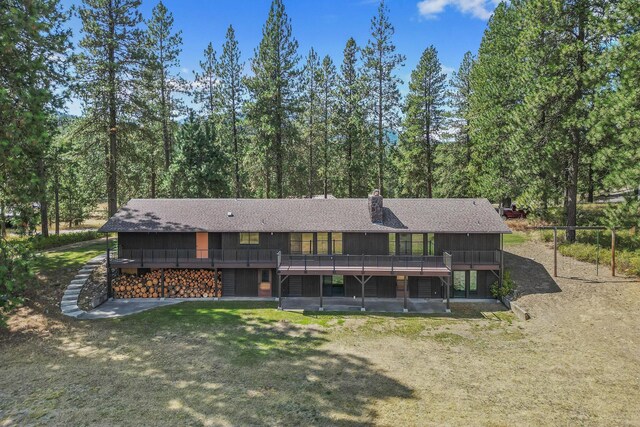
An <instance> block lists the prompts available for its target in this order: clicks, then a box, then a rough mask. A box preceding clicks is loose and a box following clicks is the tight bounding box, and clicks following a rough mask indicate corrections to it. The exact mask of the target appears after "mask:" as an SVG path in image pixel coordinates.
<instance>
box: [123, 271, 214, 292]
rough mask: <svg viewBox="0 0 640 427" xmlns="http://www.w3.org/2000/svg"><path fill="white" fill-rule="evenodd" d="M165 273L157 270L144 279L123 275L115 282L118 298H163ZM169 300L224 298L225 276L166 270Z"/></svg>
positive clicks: (145, 275)
mask: <svg viewBox="0 0 640 427" xmlns="http://www.w3.org/2000/svg"><path fill="white" fill-rule="evenodd" d="M161 277H162V273H161V271H160V270H153V271H151V272H149V273H146V274H143V275H136V274H123V275H121V276H118V277H116V278H115V279H114V280H113V283H112V286H113V293H114V295H115V297H116V298H160V297H162V279H161ZM164 296H165V297H166V298H211V297H221V296H222V272H220V271H219V272H218V276H217V277H216V273H215V271H213V270H165V271H164Z"/></svg>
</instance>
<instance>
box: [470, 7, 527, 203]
mask: <svg viewBox="0 0 640 427" xmlns="http://www.w3.org/2000/svg"><path fill="white" fill-rule="evenodd" d="M514 3H516V2H513V3H512V4H511V5H508V4H506V3H501V4H499V5H498V7H497V8H496V9H495V11H494V14H493V16H492V17H491V19H490V20H489V23H488V25H487V28H486V30H485V32H484V35H483V37H482V42H481V44H480V49H479V50H478V56H477V59H476V62H475V64H474V66H473V68H472V70H471V96H470V98H469V114H470V122H469V131H470V132H469V133H470V140H471V142H472V144H473V149H472V152H471V165H470V177H471V178H472V183H471V186H472V191H473V193H474V194H481V195H483V196H484V197H487V198H489V199H490V200H494V201H500V202H502V201H503V200H504V199H505V198H507V197H510V196H513V195H515V194H517V193H519V191H518V190H517V189H518V188H519V185H520V184H521V183H522V181H520V180H518V179H517V176H516V172H517V168H515V167H513V159H514V158H515V156H516V148H515V144H512V143H511V142H512V136H513V129H514V123H515V120H514V118H513V115H512V112H513V110H514V109H515V108H516V107H517V106H518V105H519V104H521V103H522V98H523V95H522V91H523V88H522V86H521V85H520V84H519V83H518V81H517V79H518V74H519V65H518V63H519V59H518V57H517V55H516V50H517V47H518V40H519V33H520V30H519V28H520V25H519V23H518V20H519V17H518V12H517V11H516V7H517V4H514Z"/></svg>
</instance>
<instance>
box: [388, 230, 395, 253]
mask: <svg viewBox="0 0 640 427" xmlns="http://www.w3.org/2000/svg"><path fill="white" fill-rule="evenodd" d="M395 254H396V233H389V255H395Z"/></svg>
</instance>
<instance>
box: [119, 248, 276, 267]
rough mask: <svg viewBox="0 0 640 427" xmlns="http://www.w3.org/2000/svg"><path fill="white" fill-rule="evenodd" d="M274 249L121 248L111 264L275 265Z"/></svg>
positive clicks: (132, 265) (140, 265) (141, 265)
mask: <svg viewBox="0 0 640 427" xmlns="http://www.w3.org/2000/svg"><path fill="white" fill-rule="evenodd" d="M276 261H277V251H276V250H271V249H121V250H120V251H119V252H118V255H117V258H112V260H111V262H112V264H114V265H117V264H120V265H125V264H126V265H128V266H131V267H145V266H153V265H158V266H168V267H180V266H185V267H186V266H202V267H214V266H217V265H220V266H224V265H230V264H233V265H246V266H247V267H250V266H252V265H256V264H260V265H267V264H269V265H271V264H272V265H273V266H274V267H275V266H276Z"/></svg>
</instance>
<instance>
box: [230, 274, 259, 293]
mask: <svg viewBox="0 0 640 427" xmlns="http://www.w3.org/2000/svg"><path fill="white" fill-rule="evenodd" d="M235 272H236V273H235V276H236V277H235V279H236V280H235V282H236V283H235V284H236V288H235V296H237V297H257V296H258V270H256V269H253V268H237V269H236V270H235Z"/></svg>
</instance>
